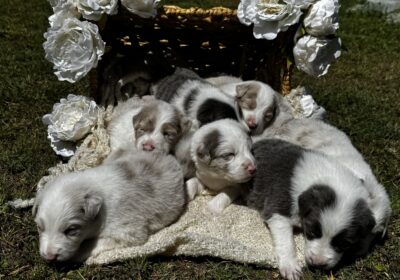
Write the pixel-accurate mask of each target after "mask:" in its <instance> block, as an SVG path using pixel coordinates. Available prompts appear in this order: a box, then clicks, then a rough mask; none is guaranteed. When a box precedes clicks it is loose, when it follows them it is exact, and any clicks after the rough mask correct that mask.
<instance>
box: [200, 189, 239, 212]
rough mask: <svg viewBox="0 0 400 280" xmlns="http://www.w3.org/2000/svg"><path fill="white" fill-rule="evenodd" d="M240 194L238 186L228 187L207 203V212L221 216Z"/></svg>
mask: <svg viewBox="0 0 400 280" xmlns="http://www.w3.org/2000/svg"><path fill="white" fill-rule="evenodd" d="M240 193H241V189H240V186H229V187H227V188H225V189H223V190H222V191H221V192H220V193H219V194H217V195H216V196H215V197H214V198H213V199H211V200H210V201H209V202H208V203H207V207H208V210H210V211H211V213H213V214H217V215H218V214H221V213H222V212H223V211H224V209H225V208H226V207H228V206H229V205H230V204H231V203H232V202H233V201H234V200H235V199H236V198H237V197H238V196H239V195H240Z"/></svg>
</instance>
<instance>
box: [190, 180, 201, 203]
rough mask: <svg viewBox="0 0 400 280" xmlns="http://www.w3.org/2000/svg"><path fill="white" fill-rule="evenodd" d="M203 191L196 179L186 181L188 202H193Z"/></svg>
mask: <svg viewBox="0 0 400 280" xmlns="http://www.w3.org/2000/svg"><path fill="white" fill-rule="evenodd" d="M203 189H204V187H203V185H202V184H201V183H200V182H199V180H198V179H197V178H196V177H193V178H191V179H189V180H187V181H186V191H187V194H188V199H189V201H191V200H193V199H194V198H195V197H196V195H198V194H199V193H200V192H201V191H202V190H203Z"/></svg>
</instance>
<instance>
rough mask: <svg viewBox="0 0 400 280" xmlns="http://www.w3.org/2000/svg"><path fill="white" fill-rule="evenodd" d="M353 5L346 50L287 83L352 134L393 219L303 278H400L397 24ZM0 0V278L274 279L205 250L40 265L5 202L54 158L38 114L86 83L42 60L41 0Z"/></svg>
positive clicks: (22, 215) (24, 223)
mask: <svg viewBox="0 0 400 280" xmlns="http://www.w3.org/2000/svg"><path fill="white" fill-rule="evenodd" d="M355 3H356V1H354V0H353V1H342V9H341V29H340V37H341V38H342V40H343V43H344V46H345V50H344V51H343V53H342V56H341V58H340V59H339V61H338V62H337V63H335V64H334V65H333V66H332V68H331V69H330V71H329V73H328V75H327V76H326V77H322V78H320V79H314V78H311V77H307V76H305V75H303V74H301V73H296V75H295V81H294V84H295V85H298V84H300V83H301V84H302V85H305V86H308V87H309V88H311V90H312V91H313V92H314V94H315V98H316V100H317V102H318V103H320V104H321V105H323V106H324V107H325V108H326V109H327V111H328V118H329V120H330V121H331V122H332V123H333V124H335V125H336V126H338V127H339V128H340V129H342V130H344V131H345V132H346V133H347V134H348V135H349V136H350V137H351V139H352V140H353V143H354V145H355V146H356V147H357V148H358V149H359V150H360V151H361V152H362V154H363V155H364V156H365V158H366V159H367V161H368V162H369V163H370V164H371V166H372V168H373V170H374V172H375V174H376V176H377V177H378V179H379V180H380V182H382V183H383V184H384V185H385V187H386V188H387V190H388V192H389V194H390V197H391V200H392V207H393V217H392V219H391V223H390V226H389V231H388V238H387V240H386V241H385V242H384V243H383V244H379V245H377V246H376V247H375V248H374V249H373V251H372V252H371V254H369V255H368V256H367V257H365V258H363V259H360V260H358V261H357V262H355V263H354V264H351V265H348V266H345V267H343V268H340V269H338V270H336V271H333V272H332V275H331V272H322V271H309V270H307V269H306V270H305V279H327V278H328V277H334V278H336V279H346V280H347V279H399V278H400V216H399V210H400V191H399V186H400V172H399V171H400V122H399V120H400V101H399V98H400V75H399V69H400V26H393V25H390V24H387V23H385V20H384V17H382V16H380V15H378V14H363V15H354V14H346V13H345V12H344V11H345V10H346V8H347V7H350V6H351V5H353V4H355ZM0 4H1V5H0V15H1V16H0V97H1V98H0V279H275V278H279V275H278V273H277V271H276V270H274V269H265V268H259V267H255V266H249V265H242V264H238V263H234V262H230V261H224V260H220V259H214V258H184V257H179V258H164V257H154V258H150V259H134V260H127V261H124V262H120V263H118V264H114V265H105V266H90V267H87V266H85V267H59V266H56V265H49V264H47V263H45V262H44V261H43V260H42V259H41V258H40V256H39V253H38V235H37V233H36V229H35V225H34V222H33V219H32V217H31V214H30V211H27V210H24V211H16V210H14V209H12V208H11V207H9V206H7V205H5V202H7V201H8V200H12V199H15V198H19V197H22V198H30V197H32V196H34V194H35V185H36V183H37V182H38V180H39V179H40V178H41V177H42V176H43V175H45V174H46V170H47V168H49V167H51V166H53V165H55V164H56V163H57V162H58V161H59V159H58V158H57V157H56V156H55V155H54V153H53V152H52V150H51V148H50V145H49V143H48V140H47V139H46V135H47V133H46V127H45V126H44V125H43V124H42V122H41V117H42V116H43V115H44V114H45V113H48V112H50V111H51V108H52V105H53V104H54V103H55V102H57V101H58V100H59V99H60V98H61V97H65V96H66V95H67V94H68V93H76V94H88V91H89V88H88V81H87V80H86V79H85V80H83V81H81V82H79V83H77V84H74V85H71V84H69V83H67V82H59V81H57V79H56V77H55V75H54V74H53V73H52V65H51V64H50V63H48V62H47V61H46V60H45V59H44V51H43V49H42V43H43V33H44V32H45V31H46V29H47V24H48V23H47V17H48V16H49V15H50V14H51V9H50V7H49V5H48V3H47V1H44V0H30V1H23V0H14V1H10V0H1V1H0Z"/></svg>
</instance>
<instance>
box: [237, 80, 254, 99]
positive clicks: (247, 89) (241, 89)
mask: <svg viewBox="0 0 400 280" xmlns="http://www.w3.org/2000/svg"><path fill="white" fill-rule="evenodd" d="M259 90H260V85H258V84H257V83H251V82H250V83H249V82H246V83H242V84H239V85H237V86H236V98H237V99H240V98H243V97H244V96H245V95H247V94H251V95H257V93H258V92H259Z"/></svg>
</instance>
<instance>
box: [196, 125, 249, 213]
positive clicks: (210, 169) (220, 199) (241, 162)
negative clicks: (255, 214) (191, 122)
mask: <svg viewBox="0 0 400 280" xmlns="http://www.w3.org/2000/svg"><path fill="white" fill-rule="evenodd" d="M214 130H216V131H218V132H219V133H220V135H221V139H220V142H219V143H218V147H215V148H216V150H218V153H219V154H224V153H232V154H234V156H233V157H232V158H231V159H230V160H229V161H227V162H226V163H225V164H226V165H227V168H226V170H221V169H220V168H219V166H218V163H216V165H214V166H211V165H210V163H211V161H214V159H210V161H209V160H203V159H201V158H199V156H198V153H197V151H198V149H199V148H200V147H202V146H204V138H205V137H206V136H207V134H208V133H210V132H211V131H214ZM251 145H252V143H251V139H250V137H249V136H248V135H247V130H246V129H245V127H244V126H243V125H241V124H239V123H237V122H236V121H233V120H229V119H224V120H219V121H215V122H212V123H209V124H206V125H204V126H202V127H201V128H200V129H199V130H197V131H196V132H195V133H194V135H193V139H192V143H191V157H192V160H193V162H194V164H195V166H196V177H197V178H198V180H199V181H200V182H201V183H202V184H203V185H205V186H206V187H207V188H209V189H210V190H213V191H216V192H222V193H223V194H220V195H217V196H216V197H215V198H214V199H213V200H211V202H210V204H209V206H210V209H211V210H212V212H215V213H220V212H222V211H223V209H224V208H226V207H227V206H228V205H229V204H231V202H232V201H233V200H234V199H235V198H236V197H237V196H238V195H239V194H240V187H238V186H237V185H238V184H239V183H244V182H247V181H249V180H250V179H251V177H252V175H251V174H249V173H248V172H247V171H246V165H252V166H253V167H255V160H254V157H253V155H252V154H251Z"/></svg>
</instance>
